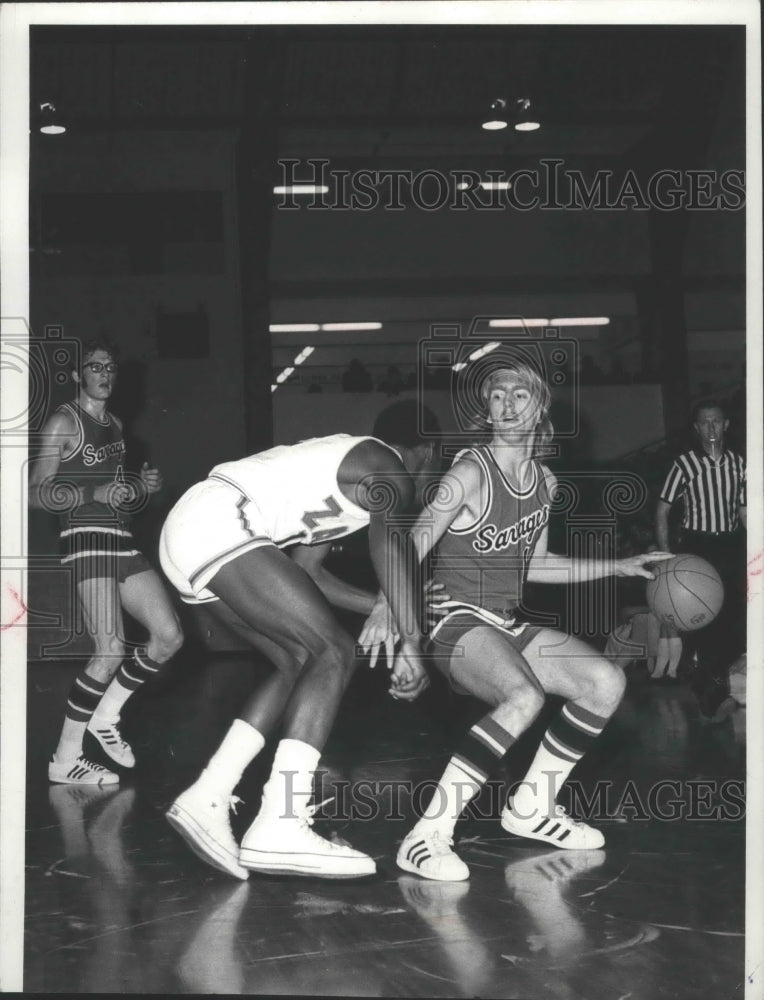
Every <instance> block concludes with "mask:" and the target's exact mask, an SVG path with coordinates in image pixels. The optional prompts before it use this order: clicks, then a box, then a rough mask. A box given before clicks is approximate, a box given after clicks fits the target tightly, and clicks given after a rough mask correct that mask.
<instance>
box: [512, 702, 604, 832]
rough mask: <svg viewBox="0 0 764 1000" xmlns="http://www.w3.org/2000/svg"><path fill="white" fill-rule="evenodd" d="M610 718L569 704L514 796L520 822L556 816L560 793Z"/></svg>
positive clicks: (550, 731)
mask: <svg viewBox="0 0 764 1000" xmlns="http://www.w3.org/2000/svg"><path fill="white" fill-rule="evenodd" d="M607 721H608V718H607V717H605V716H601V715H596V714H595V713H594V712H591V711H589V710H588V709H586V708H583V707H581V706H580V705H576V704H575V702H572V701H567V702H566V703H565V704H564V705H563V706H562V709H561V710H560V714H559V715H558V716H557V717H556V718H555V719H553V720H552V722H551V724H550V726H549V728H548V729H547V731H546V733H544V736H543V739H542V741H541V745H540V746H539V748H538V750H537V751H536V756H535V757H534V758H533V761H532V763H531V766H530V767H529V768H528V773H527V774H526V775H525V778H524V779H523V781H522V783H521V785H520V787H519V789H518V790H517V792H516V794H515V795H514V796H513V797H512V802H511V811H512V812H513V813H514V814H515V815H516V816H517V817H518V819H531V818H533V817H534V816H540V817H542V816H552V815H553V814H554V807H555V802H556V799H557V793H558V792H559V790H560V788H561V787H562V786H563V784H564V783H565V781H566V780H567V778H568V775H569V774H570V772H571V771H572V770H573V768H574V767H575V766H576V764H577V763H578V762H579V760H580V759H581V758H582V757H583V755H584V753H585V752H586V750H587V749H588V747H589V746H590V745H591V743H592V742H593V741H594V740H595V739H596V738H597V737H598V736H599V734H600V733H601V732H602V730H603V729H604V728H605V725H606V724H607Z"/></svg>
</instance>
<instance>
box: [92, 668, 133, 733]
mask: <svg viewBox="0 0 764 1000" xmlns="http://www.w3.org/2000/svg"><path fill="white" fill-rule="evenodd" d="M131 694H133V688H126V687H124V686H123V685H122V684H120V683H119V677H118V676H117V677H115V678H114V680H113V681H112V682H111V684H109V686H108V687H107V688H106V690H105V691H104V693H103V697H102V698H101V700H100V701H99V702H98V706H97V707H96V710H95V712H93V719H94V721H95V722H109V723H113V724H116V723H117V722H119V717H120V715H121V713H122V708H123V706H124V704H125V702H126V701H127V699H128V698H129V697H130V695H131Z"/></svg>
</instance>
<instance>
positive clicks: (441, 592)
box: [424, 579, 451, 619]
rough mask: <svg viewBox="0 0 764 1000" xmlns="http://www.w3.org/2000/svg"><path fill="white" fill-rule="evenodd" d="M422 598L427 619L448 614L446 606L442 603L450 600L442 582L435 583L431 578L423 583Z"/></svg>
mask: <svg viewBox="0 0 764 1000" xmlns="http://www.w3.org/2000/svg"><path fill="white" fill-rule="evenodd" d="M424 599H425V601H426V602H427V617H428V618H429V619H438V618H442V617H443V615H445V614H448V608H444V607H443V606H442V605H443V604H444V603H445V602H446V601H450V600H451V595H450V594H447V593H446V590H445V587H444V586H443V584H442V583H436V582H435V581H434V580H433V579H430V580H428V581H427V583H426V584H425V585H424Z"/></svg>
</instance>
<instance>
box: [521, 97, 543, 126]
mask: <svg viewBox="0 0 764 1000" xmlns="http://www.w3.org/2000/svg"><path fill="white" fill-rule="evenodd" d="M530 108H531V99H530V97H518V99H517V100H516V101H515V131H516V132H535V131H536V129H537V128H541V122H539V121H538V119H537V118H536V117H535V115H532V114H531V110H530Z"/></svg>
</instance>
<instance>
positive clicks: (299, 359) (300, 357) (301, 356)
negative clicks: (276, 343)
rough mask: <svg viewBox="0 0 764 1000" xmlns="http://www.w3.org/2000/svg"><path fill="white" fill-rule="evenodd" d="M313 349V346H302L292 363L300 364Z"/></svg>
mask: <svg viewBox="0 0 764 1000" xmlns="http://www.w3.org/2000/svg"><path fill="white" fill-rule="evenodd" d="M314 351H315V347H303V349H302V350H301V351H300V353H299V354H298V355H297V357H296V358H295V359H294V361H293V362H292V363H293V364H295V365H301V364H302V363H303V361H305V359H306V358H309V357H310V356H311V354H312V353H313V352H314Z"/></svg>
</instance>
